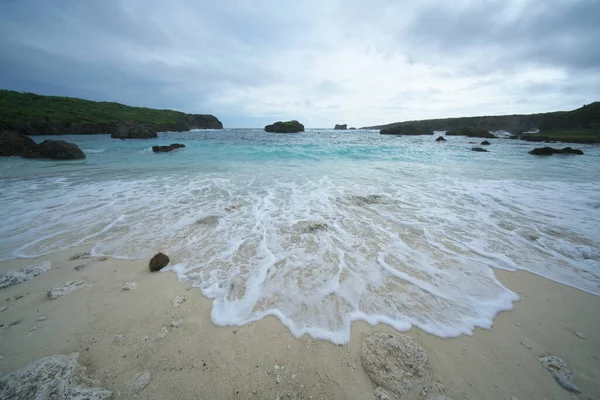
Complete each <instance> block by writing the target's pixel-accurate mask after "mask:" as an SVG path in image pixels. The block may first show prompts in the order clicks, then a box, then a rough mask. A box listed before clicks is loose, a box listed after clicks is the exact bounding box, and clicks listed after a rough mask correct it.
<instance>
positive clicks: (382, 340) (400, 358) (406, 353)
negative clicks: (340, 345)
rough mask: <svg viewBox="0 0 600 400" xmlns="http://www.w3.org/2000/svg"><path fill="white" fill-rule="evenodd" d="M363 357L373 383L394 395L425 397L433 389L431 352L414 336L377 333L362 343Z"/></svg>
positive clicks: (361, 356) (397, 396)
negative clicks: (423, 394) (429, 355)
mask: <svg viewBox="0 0 600 400" xmlns="http://www.w3.org/2000/svg"><path fill="white" fill-rule="evenodd" d="M360 360H361V362H362V365H363V368H364V369H365V371H366V372H367V374H368V375H369V377H370V378H371V380H372V381H373V383H375V384H376V385H377V386H379V387H380V388H381V389H382V390H383V391H384V394H387V393H389V394H392V396H390V397H392V398H401V399H404V398H410V399H413V398H421V395H422V393H426V392H427V391H428V390H429V389H430V388H431V367H430V365H429V358H428V357H427V353H426V352H425V350H423V348H422V347H421V346H419V344H418V343H417V342H416V341H415V340H414V339H412V338H411V337H410V336H407V335H401V334H395V333H394V334H390V333H385V332H377V333H373V334H372V335H369V336H368V337H367V338H366V339H365V340H364V341H363V342H362V344H361V348H360Z"/></svg>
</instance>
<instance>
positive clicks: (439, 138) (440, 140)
mask: <svg viewBox="0 0 600 400" xmlns="http://www.w3.org/2000/svg"><path fill="white" fill-rule="evenodd" d="M435 141H436V142H445V141H446V139H445V138H444V137H443V136H438V138H437V139H435Z"/></svg>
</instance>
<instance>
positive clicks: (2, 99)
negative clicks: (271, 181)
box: [0, 90, 223, 135]
mask: <svg viewBox="0 0 600 400" xmlns="http://www.w3.org/2000/svg"><path fill="white" fill-rule="evenodd" d="M122 123H132V124H139V125H144V126H147V127H150V128H152V129H154V130H156V131H159V132H160V131H186V130H190V129H196V128H198V129H203V128H210V129H221V128H223V125H222V124H221V122H220V121H219V120H218V119H217V118H216V117H214V116H212V115H202V114H185V113H182V112H179V111H172V110H156V109H152V108H144V107H131V106H126V105H123V104H119V103H112V102H96V101H89V100H82V99H77V98H73V97H58V96H41V95H38V94H34V93H20V92H15V91H10V90H0V131H2V130H14V131H17V132H21V133H26V134H40V135H44V134H80V133H81V134H85V133H111V132H112V131H113V130H114V129H115V127H116V126H117V125H118V124H122Z"/></svg>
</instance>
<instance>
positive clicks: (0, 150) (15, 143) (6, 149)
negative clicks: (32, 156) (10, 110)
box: [0, 131, 37, 157]
mask: <svg viewBox="0 0 600 400" xmlns="http://www.w3.org/2000/svg"><path fill="white" fill-rule="evenodd" d="M36 146H37V143H35V142H34V141H33V139H31V138H30V137H29V136H27V135H23V134H22V133H16V132H12V131H5V132H2V133H0V156H2V157H9V156H24V155H25V154H26V153H27V152H28V151H29V150H31V149H33V148H34V147H36Z"/></svg>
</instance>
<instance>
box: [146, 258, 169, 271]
mask: <svg viewBox="0 0 600 400" xmlns="http://www.w3.org/2000/svg"><path fill="white" fill-rule="evenodd" d="M169 261H170V260H169V257H167V255H166V254H163V253H157V254H156V255H155V256H154V257H152V259H151V260H150V264H149V267H150V271H152V272H156V271H160V270H161V269H163V268H164V267H166V266H167V265H168V264H169Z"/></svg>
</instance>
